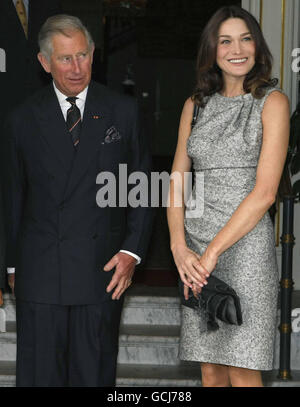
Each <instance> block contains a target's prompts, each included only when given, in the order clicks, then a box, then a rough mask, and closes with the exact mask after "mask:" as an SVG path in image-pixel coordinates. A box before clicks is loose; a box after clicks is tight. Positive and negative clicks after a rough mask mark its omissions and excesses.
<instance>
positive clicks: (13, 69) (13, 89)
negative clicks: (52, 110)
mask: <svg viewBox="0 0 300 407" xmlns="http://www.w3.org/2000/svg"><path fill="white" fill-rule="evenodd" d="M60 12H61V7H60V1H59V0H43V1H41V0H30V1H29V13H28V39H26V37H25V34H24V30H23V27H22V25H21V23H20V20H19V17H18V15H17V12H16V9H15V6H14V4H13V2H12V0H1V1H0V48H3V49H4V50H5V52H6V72H2V73H0V89H1V102H0V108H1V109H0V119H2V120H3V118H5V116H6V114H7V113H8V112H9V111H10V110H11V109H12V108H14V107H15V106H16V105H17V104H18V103H21V102H22V101H23V100H25V99H26V98H27V97H28V96H30V95H31V94H32V93H33V92H34V91H36V90H37V89H39V88H41V87H42V86H45V85H46V84H47V83H49V77H48V76H47V75H46V73H45V72H43V69H42V67H41V65H40V63H39V61H38V59H37V53H38V51H39V47H38V33H39V31H40V28H41V26H42V25H43V23H44V22H45V21H46V19H47V18H48V17H50V16H52V15H54V14H59V13H60ZM2 120H1V121H2ZM0 124H1V123H0Z"/></svg>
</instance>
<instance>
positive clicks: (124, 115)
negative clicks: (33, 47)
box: [5, 15, 152, 386]
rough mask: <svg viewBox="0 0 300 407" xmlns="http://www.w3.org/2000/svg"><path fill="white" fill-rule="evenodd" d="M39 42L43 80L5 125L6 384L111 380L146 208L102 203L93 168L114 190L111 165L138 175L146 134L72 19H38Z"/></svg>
mask: <svg viewBox="0 0 300 407" xmlns="http://www.w3.org/2000/svg"><path fill="white" fill-rule="evenodd" d="M39 43H40V53H39V55H38V57H39V60H40V62H41V64H42V66H43V68H44V69H45V71H46V72H49V73H51V75H52V77H53V83H51V84H50V85H49V86H48V87H46V88H44V89H42V90H41V91H39V92H38V93H36V94H35V95H34V96H33V97H32V98H30V99H29V100H28V101H27V102H25V103H24V104H22V105H21V106H20V107H19V108H17V109H16V110H15V111H14V112H13V114H12V115H11V116H10V119H9V120H8V122H7V125H6V130H5V131H6V134H7V135H8V140H10V142H9V145H8V148H9V154H10V157H11V167H12V177H11V182H10V188H9V193H8V194H7V197H9V202H8V204H9V207H10V208H11V216H10V225H9V228H10V233H9V240H8V260H9V261H10V259H12V260H11V261H13V259H17V260H16V264H10V266H12V267H13V266H15V267H16V287H15V295H16V304H17V386H111V385H114V384H115V376H116V361H117V354H118V328H119V322H120V314H121V309H122V302H123V295H122V294H123V293H124V291H125V290H126V289H127V288H128V287H129V285H130V284H131V279H132V276H133V273H134V268H135V265H136V263H137V262H139V261H140V260H141V259H143V258H144V256H145V252H146V247H147V244H148V241H149V237H150V229H151V223H152V215H151V210H150V208H149V207H141V206H137V207H131V206H130V205H123V206H120V205H118V203H117V205H116V206H115V207H113V206H107V207H101V206H102V204H103V200H102V201H101V198H99V196H100V195H101V194H100V195H97V193H98V192H99V189H100V188H102V187H103V183H100V182H102V181H101V180H100V178H101V177H100V178H99V177H97V175H98V174H99V173H100V174H105V173H104V171H105V172H107V173H109V174H110V175H111V176H113V177H115V180H116V185H117V188H119V187H120V188H121V189H122V188H123V187H124V185H123V186H119V187H118V181H119V164H120V163H122V164H125V165H127V167H126V168H127V171H128V175H129V174H131V173H133V172H137V171H140V172H141V173H143V174H146V175H147V176H148V175H149V172H150V158H149V151H148V147H147V144H148V143H147V142H146V140H145V137H144V135H143V132H141V130H140V125H139V120H138V117H137V108H136V103H135V102H134V101H133V99H131V98H129V97H127V96H121V95H117V94H116V93H113V92H112V91H110V90H108V89H107V88H106V87H104V86H102V85H99V84H97V83H95V82H92V81H91V65H92V58H93V50H94V45H93V41H92V39H91V37H90V35H89V33H88V32H87V30H86V28H85V27H84V26H83V25H82V23H81V22H80V20H78V19H77V18H76V17H72V16H65V15H58V16H54V17H51V18H49V19H48V20H47V21H46V23H45V24H44V26H43V27H42V29H41V32H40V35H39ZM96 180H97V183H96ZM146 184H147V183H145V188H147V185H146ZM118 190H119V189H118ZM109 192H110V193H112V194H114V193H115V192H116V191H109ZM145 192H147V190H146V191H145ZM96 196H97V198H98V199H97V201H96ZM117 196H118V193H117ZM123 198H124V197H123ZM99 199H100V202H99ZM117 202H118V201H117Z"/></svg>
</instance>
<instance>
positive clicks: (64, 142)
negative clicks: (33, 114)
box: [37, 84, 74, 174]
mask: <svg viewBox="0 0 300 407" xmlns="http://www.w3.org/2000/svg"><path fill="white" fill-rule="evenodd" d="M37 109H38V114H37V118H38V121H39V123H40V126H41V130H42V131H41V136H42V138H43V139H44V140H45V141H46V143H47V144H48V146H49V148H50V150H51V152H52V154H53V156H54V157H56V158H57V160H58V161H59V163H60V166H61V167H62V168H63V169H64V170H65V172H66V173H67V174H69V171H70V168H71V165H72V161H73V157H74V147H73V144H72V140H71V137H70V133H69V132H68V130H67V127H66V122H65V119H64V117H63V114H62V111H61V108H60V105H59V102H58V100H57V97H56V94H55V92H54V88H53V84H50V85H49V86H48V87H47V88H45V93H44V94H43V97H42V98H41V100H40V103H39V106H37Z"/></svg>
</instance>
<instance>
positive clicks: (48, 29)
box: [38, 14, 94, 61]
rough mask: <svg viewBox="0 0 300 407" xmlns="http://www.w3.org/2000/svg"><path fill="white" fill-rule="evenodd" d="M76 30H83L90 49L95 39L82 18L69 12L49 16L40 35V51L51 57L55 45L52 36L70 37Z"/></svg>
mask: <svg viewBox="0 0 300 407" xmlns="http://www.w3.org/2000/svg"><path fill="white" fill-rule="evenodd" d="M74 31H81V32H82V33H83V34H84V35H85V38H86V40H87V43H88V48H89V51H91V50H92V48H93V46H94V41H93V39H92V36H91V34H90V33H89V31H88V30H87V28H86V27H85V26H84V25H83V24H82V22H81V21H80V19H79V18H78V17H75V16H69V15H67V14H57V15H55V16H52V17H49V18H48V19H47V20H46V21H45V23H44V24H43V26H42V28H41V30H40V32H39V36H38V41H39V46H40V52H41V53H42V54H43V55H44V56H45V57H46V58H47V59H48V61H49V60H50V58H51V55H52V52H53V47H52V37H53V36H54V35H56V34H63V35H65V36H67V37H70V34H71V33H72V32H74Z"/></svg>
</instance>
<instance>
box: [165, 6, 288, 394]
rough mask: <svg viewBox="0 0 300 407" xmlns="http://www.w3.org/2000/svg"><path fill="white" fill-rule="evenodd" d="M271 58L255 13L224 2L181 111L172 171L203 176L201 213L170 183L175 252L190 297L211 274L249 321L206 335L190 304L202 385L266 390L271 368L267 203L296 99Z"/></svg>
mask: <svg viewBox="0 0 300 407" xmlns="http://www.w3.org/2000/svg"><path fill="white" fill-rule="evenodd" d="M271 61H272V57H271V54H270V51H269V49H268V46H267V44H266V42H265V40H264V38H263V35H262V33H261V30H260V27H259V25H258V23H257V21H256V20H255V18H254V17H253V16H252V15H251V14H249V13H248V12H247V11H245V10H243V9H242V8H240V7H236V6H232V7H223V8H222V9H220V10H218V11H217V12H216V13H215V15H214V16H213V17H212V18H211V19H210V21H209V22H208V24H207V26H206V28H205V29H204V31H203V34H202V38H201V42H200V47H199V52H198V62H197V86H196V90H195V93H194V94H193V96H192V97H191V98H189V99H188V100H187V101H186V103H185V105H184V108H183V111H182V116H181V121H180V126H179V136H178V144H177V149H176V154H175V157H174V163H173V168H172V172H177V173H179V174H181V175H182V176H183V173H184V172H188V171H190V169H191V166H192V165H193V167H194V169H195V171H196V173H197V174H199V173H200V172H201V174H203V177H204V178H203V179H204V194H199V192H197V190H196V202H197V203H199V202H200V203H202V204H203V213H202V216H198V217H193V216H191V212H189V211H191V209H188V208H187V209H186V210H185V208H184V205H183V206H182V207H177V206H176V205H177V204H175V202H178V199H182V197H183V191H184V189H183V185H184V184H183V182H174V181H171V186H170V207H169V208H168V223H169V229H170V237H171V250H172V253H173V256H174V260H175V263H176V265H177V268H178V272H179V275H180V278H181V280H182V282H183V283H184V285H185V296H186V298H187V293H188V289H189V288H191V289H192V290H193V293H194V295H195V296H197V293H199V292H201V288H202V287H203V285H204V284H207V279H208V277H209V275H210V273H212V272H213V274H214V275H215V276H216V277H218V278H220V279H222V280H223V281H225V282H226V283H227V284H229V285H230V286H231V287H232V288H233V289H234V290H235V291H236V293H237V294H238V295H239V297H240V301H241V308H242V315H243V324H242V325H241V326H236V325H229V324H225V323H222V322H221V321H220V322H219V321H218V323H219V326H220V328H219V330H217V331H213V332H207V330H206V324H205V322H206V321H205V317H204V315H203V314H202V313H201V311H200V312H199V311H195V310H193V309H190V308H187V307H184V306H183V307H182V308H183V310H182V327H181V343H180V355H179V356H180V358H181V359H183V360H190V361H199V362H201V371H202V384H203V386H230V385H232V386H251V387H253V386H262V380H261V370H271V369H272V366H273V346H274V338H275V329H276V306H277V295H278V269H277V263H276V253H275V244H274V231H273V225H272V222H271V220H270V217H269V213H268V209H269V207H270V206H271V205H272V203H273V202H274V200H275V197H276V193H277V189H278V185H279V181H280V178H281V173H282V170H283V166H284V162H285V158H286V153H287V146H288V136H289V104H288V100H287V97H286V96H285V95H284V94H283V93H282V92H280V91H278V89H277V88H275V87H274V84H276V82H275V81H274V80H272V79H271V69H272V62H271ZM194 104H197V105H199V106H200V112H199V115H198V117H197V120H196V124H195V126H194V127H193V130H192V131H191V121H192V115H193V109H194ZM182 179H183V177H182ZM200 207H201V205H200Z"/></svg>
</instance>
